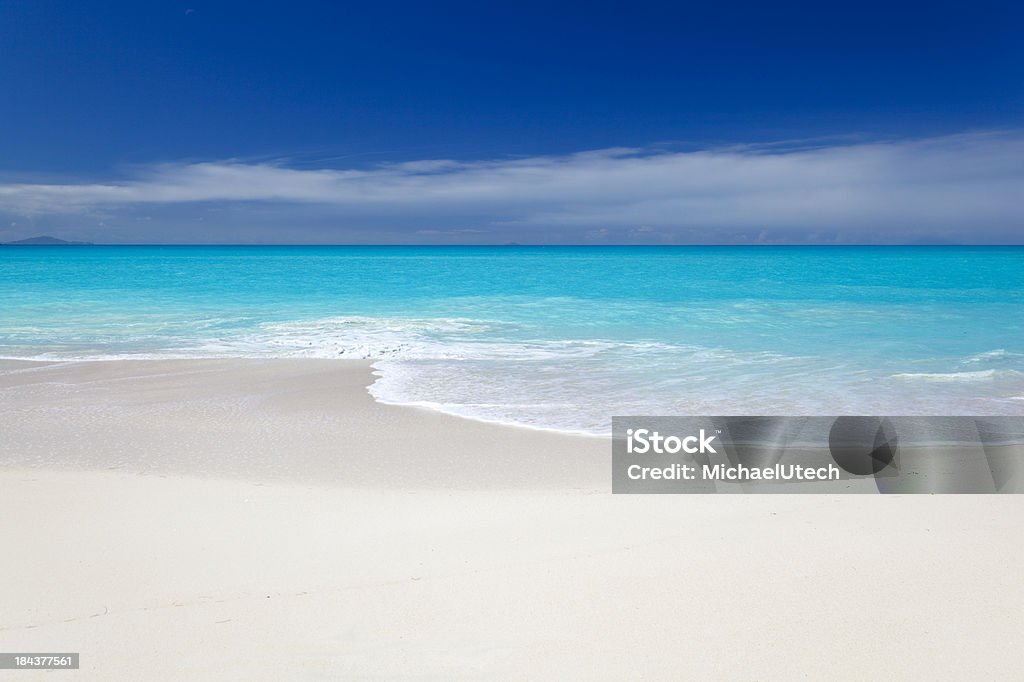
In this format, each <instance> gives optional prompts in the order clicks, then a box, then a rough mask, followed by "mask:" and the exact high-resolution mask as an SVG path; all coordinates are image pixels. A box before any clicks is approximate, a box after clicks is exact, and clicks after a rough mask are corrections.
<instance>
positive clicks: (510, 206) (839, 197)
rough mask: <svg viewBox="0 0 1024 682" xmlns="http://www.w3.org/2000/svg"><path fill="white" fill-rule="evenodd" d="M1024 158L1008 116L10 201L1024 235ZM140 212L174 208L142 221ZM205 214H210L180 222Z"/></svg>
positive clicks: (269, 167)
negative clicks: (925, 127)
mask: <svg viewBox="0 0 1024 682" xmlns="http://www.w3.org/2000/svg"><path fill="white" fill-rule="evenodd" d="M1022 159H1024V132H1020V131H1002V132H986V133H971V134H962V135H953V136H945V137H936V138H930V139H923V140H911V141H895V142H870V143H859V144H842V145H830V146H803V147H798V148H794V147H779V146H738V147H729V148H718V149H708V150H703V151H688V152H663V151H662V152H659V151H650V150H644V149H621V148H620V149H605V150H598V151H590V152H583V153H578V154H570V155H564V156H539V157H531V158H521V159H496V160H489V161H474V162H461V161H453V160H444V159H441V160H427V161H413V162H406V163H393V164H386V165H379V166H375V167H372V168H363V169H336V168H330V169H317V170H307V169H294V168H289V167H287V166H285V165H279V164H278V165H275V164H267V163H242V162H234V161H220V162H204V163H183V164H161V165H156V166H152V167H148V168H143V169H139V170H137V171H136V173H135V174H134V175H132V176H130V177H124V178H121V179H117V180H108V181H102V182H63V183H38V182H36V183H28V182H8V183H6V184H0V213H2V214H5V215H6V216H9V218H10V219H11V220H17V218H18V217H21V218H26V217H27V218H30V219H32V221H30V224H31V223H32V222H33V221H34V222H37V223H47V222H52V221H53V220H56V219H57V218H59V219H60V220H62V221H64V223H66V222H67V219H68V218H69V217H72V218H73V217H74V216H89V215H94V214H95V213H96V212H97V211H98V212H101V213H102V214H103V216H104V218H103V221H104V223H105V224H106V225H115V226H116V225H118V224H119V221H120V224H121V227H120V228H119V231H117V232H116V234H117V235H119V236H120V237H121V238H122V239H127V240H135V241H181V240H186V241H188V240H196V239H197V235H199V236H203V239H201V240H202V241H218V240H220V241H225V240H232V239H238V238H239V237H240V235H242V236H244V235H245V227H244V226H245V225H246V224H250V225H253V226H254V227H253V230H255V231H254V232H252V233H251V234H249V235H248V236H249V237H250V238H251V237H253V236H254V235H257V234H258V235H262V236H261V237H259V238H261V239H264V240H266V239H267V235H273V234H274V232H273V224H274V222H275V221H277V222H278V223H279V224H280V225H281V229H282V232H280V234H279V236H278V237H277V238H276V239H274V238H273V237H270V239H269V240H271V241H289V235H292V236H293V237H294V235H301V237H296V238H297V239H298V240H302V241H348V240H353V239H354V240H358V241H375V237H377V236H380V235H384V236H385V237H386V238H384V239H381V241H396V240H397V241H401V240H403V238H405V239H408V240H410V241H422V240H424V239H429V238H431V237H446V238H450V239H452V240H460V239H462V240H466V241H487V239H481V238H482V237H486V236H487V235H492V236H493V240H495V241H502V240H508V239H515V240H518V241H524V242H531V241H538V242H545V241H575V242H579V241H588V240H589V241H610V242H616V241H619V242H730V241H788V242H802V241H868V242H871V241H879V242H887V241H961V242H972V241H973V242H1021V241H1024V203H1022V202H1021V200H1020V197H1021V196H1024V162H1022V161H1021V160H1022ZM211 209H212V210H215V211H219V214H215V215H214V218H218V219H217V220H214V219H213V218H211V217H210V216H211V213H210V212H211ZM140 212H145V213H157V214H159V216H160V219H158V220H152V219H147V220H145V221H142V220H134V222H133V221H132V219H130V217H131V216H135V217H137V216H138V215H139V214H140ZM149 217H150V216H147V218H149ZM200 217H204V223H205V224H204V225H203V227H202V230H198V229H195V230H194V231H193V232H190V231H189V229H187V227H183V226H187V225H188V224H189V222H190V221H191V222H195V221H197V220H198V218H200ZM22 224H23V221H19V225H22ZM26 229H27V228H26ZM219 230H220V231H221V232H220V233H218V231H219ZM261 230H262V231H261ZM96 232H97V236H98V237H100V238H102V236H103V235H102V231H101V230H99V229H97V230H96ZM79 234H81V232H79Z"/></svg>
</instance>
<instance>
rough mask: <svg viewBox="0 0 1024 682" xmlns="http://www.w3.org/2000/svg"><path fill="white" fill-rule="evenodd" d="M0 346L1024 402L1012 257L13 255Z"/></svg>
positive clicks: (899, 252) (330, 252) (421, 394)
mask: <svg viewBox="0 0 1024 682" xmlns="http://www.w3.org/2000/svg"><path fill="white" fill-rule="evenodd" d="M0 356H3V357H7V358H12V357H13V358H38V359H55V358H63V359H105V358H135V357H138V358H152V357H224V356H230V357H317V358H338V359H345V358H369V359H372V360H374V361H375V363H374V367H375V372H376V374H377V379H376V382H375V383H374V384H373V386H371V388H370V391H371V393H372V394H373V395H374V396H375V397H376V398H377V399H378V400H381V401H384V402H391V403H401V404H415V405H421V406H427V407H431V408H434V409H438V410H442V411H445V412H450V413H453V414H458V415H463V416H466V417H472V418H477V419H484V420H493V421H501V422H509V423H515V424H519V425H524V426H533V427H538V428H550V429H558V430H565V431H579V432H588V433H607V432H608V431H609V430H610V419H611V416H612V415H614V414H618V415H624V414H670V415H701V414H717V415H728V414H792V415H818V414H824V415H830V414H893V415H917V414H932V415H943V414H964V415H967V414H992V415H1022V414H1024V248H1018V247H269V246H259V247H243V246H224V247H173V246H167V247H163V246H146V247H129V246H118V247H99V246H97V247H0Z"/></svg>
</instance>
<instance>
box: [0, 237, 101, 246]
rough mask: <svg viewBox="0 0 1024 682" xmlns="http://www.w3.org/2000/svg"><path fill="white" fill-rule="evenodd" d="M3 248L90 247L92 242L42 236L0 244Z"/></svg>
mask: <svg viewBox="0 0 1024 682" xmlns="http://www.w3.org/2000/svg"><path fill="white" fill-rule="evenodd" d="M0 244H2V245H3V246H92V245H93V244H92V242H69V241H65V240H63V239H57V238H56V237H50V236H48V235H44V236H42V237H29V238H28V239H19V240H17V241H14V242H0Z"/></svg>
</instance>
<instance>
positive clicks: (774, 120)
mask: <svg viewBox="0 0 1024 682" xmlns="http://www.w3.org/2000/svg"><path fill="white" fill-rule="evenodd" d="M1021 17H1022V13H1021V11H1020V10H1019V9H1015V6H1014V3H1010V2H1001V3H992V2H970V3H969V2H941V1H940V2H929V3H900V2H886V3H872V2H860V3H821V2H815V3H785V2H782V3H765V2H752V3H727V2H715V3H710V2H709V3H687V2H672V3H670V2H664V3H661V2H656V3H652V2H638V1H634V2H613V3H609V2H588V3H568V2H562V3H555V4H552V3H530V2H516V3H487V2H460V3H455V2H440V1H436V2H387V1H378V2H331V3H304V2H291V3H281V2H276V3H262V2H245V3H226V2H204V1H202V0H186V1H185V2H147V3H137V2H123V3H111V2H93V3H81V2H48V1H46V0H24V1H18V0H13V1H12V0H7V1H0V44H2V45H4V52H3V54H4V58H3V59H0V240H3V239H16V238H20V237H27V236H32V235H35V234H41V233H47V234H56V235H58V236H63V237H65V238H75V239H88V240H93V241H104V242H107V241H109V242H211V241H212V242H243V243H248V242H273V243H288V242H296V243H349V242H369V243H402V242H409V243H421V242H437V243H504V242H507V241H518V242H523V243H548V242H561V243H634V242H646V243H743V242H787V243H791V242H796V243H801V242H829V243H831V242H903V243H908V242H909V243H917V242H940V243H945V242H984V243H989V242H996V243H1006V242H1021V241H1024V223H1022V221H1024V210H1022V209H1021V208H1019V207H1018V204H1019V203H1020V202H1018V201H1017V200H1016V199H1017V197H1019V196H1021V194H1022V191H1024V169H1022V168H1021V166H1022V164H1021V162H1020V161H1019V159H1021V158H1024V156H1021V152H1022V151H1024V132H1022V128H1024V126H1022V125H1021V121H1022V120H1024V119H1022V114H1024V78H1022V75H1024V47H1022V46H1021V40H1020V36H1021V35H1022V28H1024V25H1022V22H1021Z"/></svg>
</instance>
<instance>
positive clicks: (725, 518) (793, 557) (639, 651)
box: [0, 360, 1024, 680]
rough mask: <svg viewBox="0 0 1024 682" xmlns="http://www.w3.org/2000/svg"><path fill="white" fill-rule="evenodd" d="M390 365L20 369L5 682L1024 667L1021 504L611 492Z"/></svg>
mask: <svg viewBox="0 0 1024 682" xmlns="http://www.w3.org/2000/svg"><path fill="white" fill-rule="evenodd" d="M370 380H371V376H370V373H369V368H368V366H367V365H366V364H365V363H359V362H353V363H348V362H340V361H313V360H310V361H283V360H273V361H242V360H238V361H202V362H199V361H160V362H156V361H153V362H149V361H136V362H107V363H77V364H50V365H45V364H39V363H16V362H4V363H0V543H2V544H0V547H2V548H3V550H2V551H3V555H2V559H0V585H3V587H4V598H3V599H2V600H0V650H2V651H39V652H49V651H61V652H63V651H79V652H81V654H82V670H80V671H78V672H77V673H73V672H66V671H65V672H53V673H48V674H47V673H27V672H24V671H19V672H2V671H0V679H5V678H11V679H19V680H20V679H32V678H33V677H37V676H38V677H43V676H45V677H46V679H54V676H57V677H61V678H63V677H65V676H66V677H68V678H74V679H97V680H109V679H127V680H141V679H218V680H220V679H268V680H279V679H295V678H300V679H301V678H323V679H338V678H342V679H350V678H357V679H363V678H384V679H394V678H402V677H426V678H435V679H452V678H459V677H463V678H472V679H477V678H504V679H509V678H511V679H537V678H554V679H563V678H567V677H568V678H588V679H594V678H599V679H622V678H637V677H646V678H652V679H687V678H690V679H709V678H719V679H721V678H727V679H761V680H765V679H794V678H798V679H799V678H806V679H865V678H882V679H901V678H902V679H928V678H932V679H964V678H967V677H971V678H979V679H1020V677H1021V674H1022V671H1021V664H1020V662H1019V656H1018V654H1017V653H1016V652H1017V651H1019V650H1020V648H1021V646H1022V645H1024V618H1022V616H1021V614H1022V613H1024V582H1022V581H1021V579H1020V574H1021V559H1022V558H1024V551H1022V549H1024V541H1022V539H1021V538H1022V531H1024V498H1020V497H1018V496H997V495H992V496H906V497H895V496H894V497H882V496H869V495H857V496H854V495H851V496H810V495H804V496H754V495H749V496H612V495H611V494H610V493H609V492H608V491H609V487H610V485H609V480H608V479H609V476H610V471H609V468H610V463H609V459H610V445H609V444H608V443H607V442H606V441H603V440H601V439H589V438H577V437H569V436H560V435H556V434H550V433H543V432H536V431H529V430H525V429H514V428H508V427H501V426H494V425H487V424H479V423H474V422H470V421H465V420H460V419H457V418H453V417H447V416H444V415H439V414H434V413H430V412H426V411H422V410H416V409H411V408H401V407H393V406H382V405H378V404H376V403H374V402H373V401H372V400H371V399H370V398H369V397H368V396H367V395H366V393H365V388H364V387H365V385H366V384H367V383H368V382H369V381H370Z"/></svg>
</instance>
